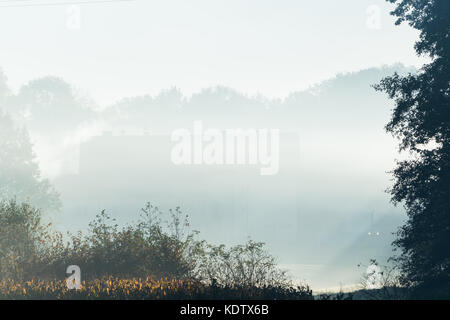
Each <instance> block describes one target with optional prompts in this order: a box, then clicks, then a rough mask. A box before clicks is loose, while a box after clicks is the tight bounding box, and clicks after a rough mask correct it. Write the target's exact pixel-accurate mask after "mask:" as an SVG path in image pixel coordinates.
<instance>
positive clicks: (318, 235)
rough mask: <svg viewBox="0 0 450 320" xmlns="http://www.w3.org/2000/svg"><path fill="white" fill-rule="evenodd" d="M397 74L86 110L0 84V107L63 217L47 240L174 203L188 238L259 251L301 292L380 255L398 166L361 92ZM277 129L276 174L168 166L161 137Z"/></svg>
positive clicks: (52, 94)
mask: <svg viewBox="0 0 450 320" xmlns="http://www.w3.org/2000/svg"><path fill="white" fill-rule="evenodd" d="M395 71H397V72H400V73H405V72H414V68H406V67H404V66H403V65H400V64H397V65H392V66H385V67H381V68H370V69H365V70H361V71H358V72H353V73H344V74H339V75H337V76H336V77H333V78H330V79H329V80H327V81H323V82H321V83H319V84H317V85H315V86H312V87H310V88H309V89H307V90H302V91H296V92H291V93H290V94H289V95H287V97H285V98H283V99H281V98H267V97H264V96H262V95H251V94H248V93H245V92H240V91H238V90H235V89H233V88H230V87H224V86H217V87H208V88H205V89H202V90H200V91H199V92H197V93H194V94H192V95H191V96H185V95H183V94H182V93H181V91H180V90H179V89H177V88H168V89H166V90H163V91H161V92H160V93H158V94H155V95H142V96H133V97H124V98H122V99H119V100H118V101H117V102H115V103H113V104H110V105H103V106H101V107H100V106H99V104H98V103H97V102H95V101H94V99H92V98H90V97H89V96H88V95H86V94H83V93H81V92H80V91H79V90H77V89H75V88H74V86H72V85H70V84H69V83H67V82H66V81H65V80H64V79H62V78H57V77H50V76H48V77H43V78H37V79H36V80H32V81H30V82H28V83H26V84H24V85H23V86H22V87H21V88H20V89H19V90H17V92H14V91H13V90H10V89H8V85H7V82H6V77H3V78H2V79H3V80H2V81H0V90H2V95H1V96H2V97H3V98H2V101H3V106H4V109H5V110H6V111H7V112H8V113H9V114H10V115H11V116H12V118H13V120H14V123H16V124H17V125H18V126H25V127H26V128H27V129H28V131H29V132H30V136H31V139H32V141H33V144H34V152H35V154H36V156H37V159H38V163H39V166H40V168H41V170H42V173H43V175H44V176H45V177H48V178H49V179H50V181H51V183H52V184H53V186H54V187H55V188H56V190H57V191H58V192H59V193H60V198H61V202H62V208H61V209H60V210H57V211H52V212H48V213H47V214H48V215H49V216H50V217H51V219H52V220H53V221H54V222H55V227H56V228H57V229H59V230H63V231H66V230H69V231H77V230H84V229H86V227H87V225H88V223H89V221H90V220H92V219H93V218H94V217H95V215H96V214H98V213H99V212H100V211H101V210H103V209H105V210H106V211H107V212H108V213H109V214H111V216H113V217H114V218H116V219H117V221H118V222H119V223H120V224H126V223H128V222H132V221H135V220H136V219H137V218H138V217H139V209H140V208H142V207H143V206H144V205H145V203H146V202H151V203H152V204H154V205H156V206H159V207H160V208H162V209H169V208H175V207H177V206H179V207H181V209H182V210H183V212H185V213H187V214H189V216H190V219H191V228H192V229H195V230H199V231H200V235H199V236H200V237H201V238H204V239H206V240H208V241H211V242H214V243H225V244H236V243H240V242H242V241H245V240H246V239H247V238H252V239H254V240H257V241H264V242H265V243H266V244H267V247H268V249H269V250H270V251H271V253H273V254H274V255H275V256H277V257H278V259H279V263H280V265H281V266H283V267H286V268H288V269H289V270H290V271H291V274H292V276H293V277H294V278H295V279H296V280H298V281H306V282H307V283H308V284H310V285H311V286H312V287H313V288H314V289H316V290H318V289H326V288H332V287H339V286H340V285H342V286H345V285H352V284H356V283H358V281H359V278H360V276H361V274H362V273H364V272H365V270H364V269H360V268H358V267H357V264H358V263H367V262H368V261H369V259H371V258H375V259H378V260H379V261H381V262H386V259H387V258H388V257H389V256H390V255H392V249H391V246H390V243H391V242H392V240H393V235H392V232H394V231H395V230H396V228H397V226H399V225H400V224H401V223H402V221H403V220H404V218H405V217H404V214H403V211H402V208H395V207H394V206H393V205H392V204H391V203H390V202H389V195H388V194H386V192H385V190H386V189H387V188H388V187H389V186H390V185H391V181H390V175H389V173H388V171H389V170H391V169H393V167H394V164H395V162H394V161H395V159H396V158H398V157H399V155H398V153H397V148H396V141H395V139H394V138H393V137H391V136H389V135H388V134H387V133H386V132H385V131H384V126H385V125H386V123H387V122H388V120H389V117H390V111H391V108H392V102H390V101H389V100H388V99H387V98H386V97H385V96H383V95H382V94H379V93H377V92H376V91H375V90H374V89H373V88H372V87H371V86H372V85H373V84H375V83H377V82H378V81H379V80H380V79H382V78H383V77H385V76H387V75H391V74H393V73H394V72H395ZM194 121H201V122H202V125H203V127H204V128H205V130H206V129H207V128H211V129H217V130H219V131H221V132H222V131H224V130H227V129H236V128H241V129H255V130H258V129H278V130H279V131H280V140H279V160H280V161H279V170H278V172H277V174H274V175H269V176H263V175H261V174H260V165H250V164H245V165H238V164H235V165H226V164H224V165H206V164H202V165H194V164H193V165H175V164H174V162H173V161H172V159H171V150H172V149H173V147H174V142H173V141H172V140H171V135H172V133H173V132H174V130H177V129H180V128H184V129H187V130H190V131H192V130H193V125H194Z"/></svg>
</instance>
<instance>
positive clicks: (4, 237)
mask: <svg viewBox="0 0 450 320" xmlns="http://www.w3.org/2000/svg"><path fill="white" fill-rule="evenodd" d="M48 239H49V228H48V226H43V225H42V223H41V217H40V213H39V211H38V210H36V209H34V208H32V207H31V206H30V205H28V204H18V203H17V202H16V201H15V200H11V201H9V202H1V203H0V280H2V279H15V280H23V279H29V278H31V277H33V275H35V274H36V273H37V272H39V269H40V267H42V265H41V264H40V263H39V257H40V256H41V255H42V254H44V252H45V250H46V247H45V243H46V241H47V240H48Z"/></svg>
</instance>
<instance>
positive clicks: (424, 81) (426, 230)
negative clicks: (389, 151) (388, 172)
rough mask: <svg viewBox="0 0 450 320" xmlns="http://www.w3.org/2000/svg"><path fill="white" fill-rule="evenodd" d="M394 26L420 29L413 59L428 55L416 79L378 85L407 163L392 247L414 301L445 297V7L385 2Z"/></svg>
mask: <svg viewBox="0 0 450 320" xmlns="http://www.w3.org/2000/svg"><path fill="white" fill-rule="evenodd" d="M387 1H389V2H391V3H393V4H395V9H394V10H393V11H392V15H394V16H396V17H397V24H400V23H402V22H407V23H409V25H410V26H412V27H413V28H415V29H417V30H419V31H420V37H419V40H418V41H417V42H416V44H415V50H416V52H417V54H418V55H424V56H428V57H430V58H431V62H430V63H428V64H425V65H424V66H423V67H422V69H421V70H420V71H419V72H418V73H415V74H408V75H406V76H400V75H398V74H394V75H393V76H390V77H387V78H385V79H383V80H382V81H381V83H380V84H379V85H377V86H376V88H377V89H378V90H380V91H384V92H386V93H387V94H388V96H389V97H390V98H391V99H393V100H394V102H395V108H394V110H393V114H392V118H391V121H390V122H389V123H388V124H387V126H386V129H387V131H388V132H391V133H392V134H393V135H394V136H396V137H397V138H398V139H399V140H400V150H402V151H409V152H410V153H411V157H410V158H409V159H408V160H405V161H401V162H398V164H397V167H396V168H395V170H394V172H393V174H394V177H395V183H394V186H393V187H392V189H391V194H392V200H393V202H394V203H404V205H405V208H406V212H407V214H408V221H407V222H406V224H405V225H404V226H403V227H402V228H400V230H399V232H398V238H397V240H396V241H395V242H394V244H395V246H396V247H398V248H399V249H401V254H400V255H399V256H397V257H396V260H397V262H399V264H400V266H401V270H402V282H403V284H405V285H408V286H411V287H412V288H413V289H414V290H413V293H414V295H415V296H416V297H420V298H437V297H447V298H448V297H450V251H449V250H448V248H450V209H449V204H450V72H449V71H450V70H449V68H450V64H449V57H450V2H449V1H448V0H387Z"/></svg>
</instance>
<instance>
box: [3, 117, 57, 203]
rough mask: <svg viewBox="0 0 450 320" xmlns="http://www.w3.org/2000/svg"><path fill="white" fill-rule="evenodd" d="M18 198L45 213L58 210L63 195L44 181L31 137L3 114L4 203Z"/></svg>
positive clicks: (19, 200)
mask: <svg viewBox="0 0 450 320" xmlns="http://www.w3.org/2000/svg"><path fill="white" fill-rule="evenodd" d="M12 198H16V199H17V201H18V202H29V203H30V204H32V205H33V206H35V207H38V208H40V209H43V210H57V209H58V208H59V207H60V200H59V195H58V194H57V192H56V191H55V190H54V189H53V188H52V186H51V185H50V183H49V181H48V180H46V179H42V178H41V173H40V170H39V166H38V164H37V163H36V159H35V155H34V153H33V150H32V145H31V142H30V137H29V136H28V133H27V131H26V130H25V129H18V128H16V127H15V126H14V125H13V122H12V120H11V118H10V117H9V116H8V115H7V114H5V113H3V112H2V111H1V110H0V201H1V200H9V199H12Z"/></svg>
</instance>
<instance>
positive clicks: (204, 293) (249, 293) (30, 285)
mask: <svg viewBox="0 0 450 320" xmlns="http://www.w3.org/2000/svg"><path fill="white" fill-rule="evenodd" d="M0 299H9V300H10V299H46V300H50V299H51V300H55V299H76V300H81V299H88V300H150V299H152V300H174V299H176V300H184V299H195V300H198V299H203V300H204V299H228V300H231V299H233V300H242V299H245V300H254V299H256V300H272V299H277V300H307V299H308V300H309V299H312V296H311V293H310V292H307V291H302V290H299V289H294V288H281V287H279V288H257V287H253V288H246V289H243V288H241V289H236V288H227V287H224V288H218V287H214V286H208V285H205V284H203V283H201V282H197V281H192V280H175V279H160V280H154V279H152V278H130V279H120V278H115V277H104V278H101V279H95V280H92V281H83V282H82V284H81V288H80V290H69V289H68V288H67V286H66V283H65V281H42V280H32V281H26V282H14V281H3V282H0Z"/></svg>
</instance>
